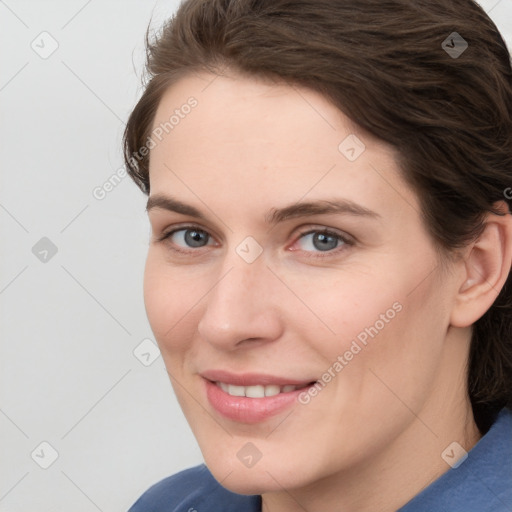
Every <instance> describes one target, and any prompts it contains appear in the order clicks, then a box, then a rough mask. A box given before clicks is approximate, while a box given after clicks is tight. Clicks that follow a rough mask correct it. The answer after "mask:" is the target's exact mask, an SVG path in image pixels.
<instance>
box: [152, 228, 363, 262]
mask: <svg viewBox="0 0 512 512" xmlns="http://www.w3.org/2000/svg"><path fill="white" fill-rule="evenodd" d="M189 230H191V231H192V230H195V231H200V232H202V233H206V234H207V235H208V237H210V238H213V237H212V235H210V234H209V233H208V231H206V230H205V229H203V228H202V227H200V226H196V225H193V224H191V225H185V226H180V227H178V228H175V229H172V230H171V231H167V232H164V233H163V234H162V235H161V236H160V237H158V239H157V241H158V242H165V241H169V239H170V238H171V236H172V235H174V234H175V233H177V232H179V231H189ZM313 233H317V234H322V235H327V236H332V237H334V238H336V239H337V240H339V241H340V242H342V245H341V246H340V247H335V248H334V249H332V250H329V251H303V252H305V253H307V254H308V257H311V258H325V257H328V256H332V255H333V254H338V253H339V252H340V251H343V250H346V249H347V248H348V247H351V246H353V245H355V241H354V240H353V239H352V238H349V237H348V236H346V235H345V236H344V235H342V234H340V233H337V232H335V231H332V230H329V229H327V228H318V229H308V230H304V231H302V232H299V234H298V236H297V238H296V239H295V241H294V244H295V243H296V242H297V241H299V240H300V239H301V238H304V237H305V236H306V235H310V234H313ZM205 247H207V246H205ZM202 248H203V247H199V248H198V249H202ZM172 250H173V251H175V252H178V253H182V254H187V255H190V254H192V253H194V252H197V249H194V248H190V249H188V250H187V249H183V248H182V247H180V246H177V245H175V244H172ZM299 250H300V249H299Z"/></svg>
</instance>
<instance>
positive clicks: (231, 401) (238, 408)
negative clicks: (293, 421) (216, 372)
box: [205, 379, 310, 423]
mask: <svg viewBox="0 0 512 512" xmlns="http://www.w3.org/2000/svg"><path fill="white" fill-rule="evenodd" d="M205 383H206V396H207V398H208V401H209V402H210V404H211V405H212V407H213V408H214V409H215V410H216V411H217V412H219V413H220V414H222V415H223V416H224V417H226V418H228V419H230V420H232V421H237V422H239V423H259V422H261V421H265V420H266V419H268V418H270V417H272V416H275V415H276V414H279V413H280V412H283V411H284V410H285V409H287V408H288V407H291V406H292V405H293V404H294V403H295V402H296V401H297V397H298V396H299V394H300V393H304V392H305V391H307V390H308V389H309V387H310V386H307V387H305V388H302V389H296V390H295V391H289V392H288V393H279V394H278V395H274V396H266V397H264V398H248V397H245V396H231V395H230V394H228V393H226V392H225V391H223V390H222V389H221V388H220V387H219V386H217V384H215V383H213V382H211V381H209V380H206V379H205Z"/></svg>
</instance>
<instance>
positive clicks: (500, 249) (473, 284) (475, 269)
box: [451, 202, 512, 327]
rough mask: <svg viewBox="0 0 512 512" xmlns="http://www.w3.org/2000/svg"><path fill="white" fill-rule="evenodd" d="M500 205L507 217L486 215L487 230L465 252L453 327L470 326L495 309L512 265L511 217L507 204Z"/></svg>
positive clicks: (452, 319)
mask: <svg viewBox="0 0 512 512" xmlns="http://www.w3.org/2000/svg"><path fill="white" fill-rule="evenodd" d="M502 203H503V207H501V203H499V204H498V206H499V207H500V210H501V211H503V212H504V213H505V212H507V213H506V214H505V215H495V214H492V213H489V214H487V216H486V219H485V228H484V230H483V232H482V234H481V235H480V237H479V238H478V240H476V241H475V242H473V243H472V244H471V245H470V246H469V247H468V248H467V251H466V253H465V254H466V256H465V257H464V259H463V261H462V264H463V265H464V280H463V282H462V284H461V285H460V288H459V291H458V293H457V296H456V298H455V303H454V307H453V309H452V315H451V325H453V326H455V327H469V326H470V325H472V324H474V323H475V322H476V321H477V320H478V319H479V318H481V317H482V316H483V315H484V314H485V312H486V311H487V310H488V309H489V308H490V307H491V306H492V304H493V302H494V301H495V300H496V298H497V297H498V295H499V293H500V291H501V289H502V288H503V286H504V284H505V282H506V280H507V277H508V276H509V274H510V271H511V265H512V215H511V214H510V213H508V212H509V210H508V206H507V205H506V203H504V202H502Z"/></svg>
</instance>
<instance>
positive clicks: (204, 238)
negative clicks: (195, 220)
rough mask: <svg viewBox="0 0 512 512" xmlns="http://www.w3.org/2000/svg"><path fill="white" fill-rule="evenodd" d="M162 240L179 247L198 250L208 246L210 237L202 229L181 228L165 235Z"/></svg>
mask: <svg viewBox="0 0 512 512" xmlns="http://www.w3.org/2000/svg"><path fill="white" fill-rule="evenodd" d="M164 238H165V239H169V240H171V242H173V243H174V244H176V245H177V246H179V247H184V248H198V247H204V246H206V245H209V242H210V238H211V237H210V235H209V234H208V233H207V232H206V231H203V230H202V229H197V228H182V229H176V230H175V231H171V232H170V233H167V234H166V235H165V236H164Z"/></svg>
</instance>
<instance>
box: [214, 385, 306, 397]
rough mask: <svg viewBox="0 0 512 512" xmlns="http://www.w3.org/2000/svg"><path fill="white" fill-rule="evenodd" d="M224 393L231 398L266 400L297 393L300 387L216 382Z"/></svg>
mask: <svg viewBox="0 0 512 512" xmlns="http://www.w3.org/2000/svg"><path fill="white" fill-rule="evenodd" d="M216 384H217V386H219V387H220V388H221V389H222V391H224V392H226V393H228V394H229V395H231V396H246V397H249V398H264V397H266V396H275V395H278V394H279V393H289V392H290V391H295V390H296V389H298V388H299V387H300V386H293V385H292V384H287V385H286V386H277V385H276V384H269V385H267V386H262V385H256V386H235V385H234V384H226V383H224V382H216Z"/></svg>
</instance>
